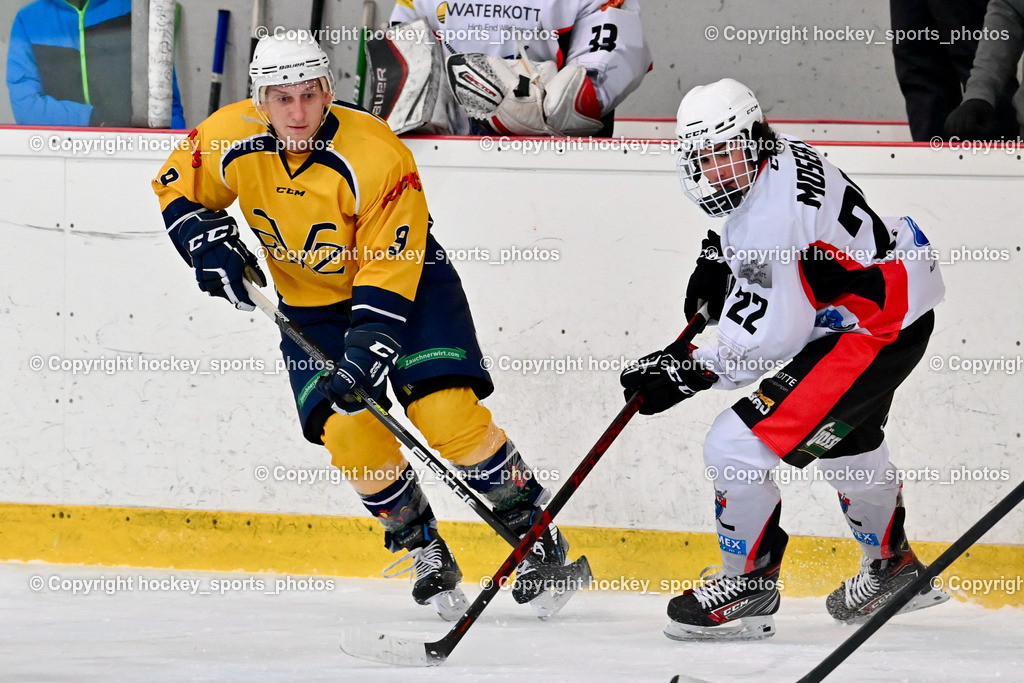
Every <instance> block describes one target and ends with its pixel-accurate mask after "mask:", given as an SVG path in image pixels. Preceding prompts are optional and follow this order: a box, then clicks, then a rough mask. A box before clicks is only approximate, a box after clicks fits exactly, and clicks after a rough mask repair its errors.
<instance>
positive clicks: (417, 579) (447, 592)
mask: <svg viewBox="0 0 1024 683" xmlns="http://www.w3.org/2000/svg"><path fill="white" fill-rule="evenodd" d="M394 539H395V541H396V542H397V543H398V544H400V545H401V546H402V547H406V548H407V549H408V551H409V552H408V553H406V554H405V555H403V556H402V557H400V558H399V559H398V560H396V561H395V562H392V563H391V564H390V565H388V566H387V567H386V568H385V569H384V571H383V574H384V576H385V578H391V577H394V576H399V575H401V574H405V573H409V572H411V573H412V575H413V578H414V582H413V586H412V599H413V600H415V601H416V603H417V604H420V605H433V606H434V609H436V610H437V613H438V614H439V615H440V616H441V618H442V619H444V620H446V621H455V620H457V619H459V618H460V617H461V616H462V614H463V612H465V611H466V608H467V607H468V606H469V601H468V600H467V599H466V595H465V594H464V593H463V592H462V589H461V588H460V587H459V582H460V581H462V571H461V570H460V569H459V565H458V564H456V562H455V557H454V556H453V555H452V553H451V550H449V549H448V545H447V544H446V543H445V542H444V539H442V538H441V537H440V536H438V535H437V531H436V530H434V529H431V528H430V527H427V526H426V525H417V526H415V527H410V528H409V529H403V530H402V531H400V532H398V533H396V534H394ZM424 541H425V542H426V545H419V546H418V547H417V546H416V545H415V544H416V543H417V542H419V543H422V542H424ZM407 543H408V546H407V545H406V544H407ZM410 558H411V559H412V565H411V566H409V567H405V568H403V569H398V570H395V568H396V567H398V566H399V565H401V564H402V563H404V562H406V561H407V560H409V559H410ZM393 570H395V571H393Z"/></svg>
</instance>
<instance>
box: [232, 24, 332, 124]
mask: <svg viewBox="0 0 1024 683" xmlns="http://www.w3.org/2000/svg"><path fill="white" fill-rule="evenodd" d="M249 77H250V78H251V79H252V103H253V104H255V105H256V106H257V107H258V106H259V105H260V104H262V103H263V102H264V98H265V95H266V89H267V88H268V87H269V86H272V85H294V84H296V83H302V82H304V81H311V80H313V79H318V80H319V81H320V84H321V86H322V87H323V89H324V92H328V93H331V96H332V97H333V96H334V77H333V76H332V75H331V67H330V60H328V59H327V54H326V53H325V52H324V51H323V50H322V49H320V45H319V44H318V43H317V42H316V41H315V40H313V39H312V38H311V37H309V36H308V35H304V32H302V31H286V32H283V33H281V32H275V33H272V34H270V35H267V36H264V37H263V38H261V39H260V42H259V43H257V44H256V50H255V52H254V53H253V57H252V62H251V63H250V64H249Z"/></svg>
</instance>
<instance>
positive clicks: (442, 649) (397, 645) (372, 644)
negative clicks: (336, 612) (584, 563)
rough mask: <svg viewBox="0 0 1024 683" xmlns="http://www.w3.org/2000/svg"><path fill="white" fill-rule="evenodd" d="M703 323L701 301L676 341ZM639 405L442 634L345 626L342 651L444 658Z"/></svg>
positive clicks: (388, 660) (385, 657)
mask: <svg viewBox="0 0 1024 683" xmlns="http://www.w3.org/2000/svg"><path fill="white" fill-rule="evenodd" d="M707 322H708V307H707V304H705V305H703V306H702V307H701V309H700V311H698V312H697V314H696V315H695V316H693V320H691V321H690V322H689V324H688V325H687V326H686V328H685V329H684V330H683V332H682V334H680V335H679V337H678V340H677V341H692V340H693V338H694V337H696V336H697V335H698V334H699V333H700V332H701V330H703V329H704V326H705V325H706V324H707ZM642 403H643V399H642V397H641V396H640V393H639V392H637V393H634V394H633V396H632V397H631V398H630V399H629V401H627V402H626V405H624V406H623V407H622V410H620V411H619V414H618V415H616V416H615V419H613V420H612V423H611V424H610V425H608V427H607V428H606V429H605V430H604V433H603V434H601V436H600V437H599V438H598V440H597V443H595V444H594V446H593V448H591V449H590V451H589V452H588V453H587V454H586V455H585V456H584V457H583V460H581V461H580V464H579V465H577V466H576V469H575V470H573V472H572V474H571V475H570V476H569V479H568V480H567V481H566V482H565V483H564V484H562V487H561V488H560V489H558V493H556V494H555V496H554V498H552V499H551V502H550V503H548V506H547V508H546V509H545V510H544V511H543V512H542V513H541V514H540V515H538V518H539V519H537V520H536V521H534V523H533V526H532V527H530V529H529V531H527V532H526V535H524V536H523V538H522V540H521V541H520V542H519V545H517V546H516V547H515V550H513V551H512V554H511V555H509V556H508V557H507V558H505V561H504V562H502V564H501V566H500V567H498V571H496V572H495V573H494V576H493V577H491V579H490V580H489V581H488V582H486V585H485V586H484V587H483V590H481V591H480V594H479V595H478V596H477V597H476V600H474V601H473V602H472V604H470V606H469V608H468V609H467V610H466V613H465V614H463V615H462V617H461V618H460V619H459V620H458V622H456V624H455V625H454V626H453V627H452V628H451V630H450V631H448V633H447V634H445V635H444V637H442V638H441V639H440V640H435V641H433V642H423V641H419V640H414V639H407V638H396V637H393V636H386V635H383V634H379V633H377V634H369V635H366V634H362V633H360V632H359V629H354V628H348V629H345V631H344V633H343V634H342V639H341V649H342V650H343V651H344V652H346V653H348V654H350V655H352V656H354V657H359V658H360V659H367V660H370V661H372V662H381V663H384V664H399V665H402V666H436V665H437V664H440V663H441V662H443V661H445V660H446V659H448V657H449V655H451V653H452V651H453V650H454V649H455V646H456V645H458V644H459V641H461V640H462V637H463V636H465V635H466V632H467V631H469V629H470V627H472V626H473V624H475V623H476V621H477V619H479V618H480V615H481V614H482V613H483V611H484V609H485V608H486V607H487V605H489V604H490V603H491V600H493V599H494V596H496V595H497V594H498V591H499V590H500V588H501V586H502V585H503V584H504V583H505V580H506V579H507V578H508V577H509V576H511V574H512V572H513V571H514V570H515V568H516V566H518V565H519V563H520V562H522V561H523V558H524V557H526V554H527V553H528V552H529V549H530V548H532V547H533V544H534V543H536V542H537V539H539V538H540V536H541V534H543V533H544V530H545V529H547V528H548V527H549V526H550V525H551V521H552V520H553V519H554V517H555V515H557V514H558V512H559V511H560V510H561V509H562V508H563V507H565V504H566V503H568V502H569V499H570V498H571V497H572V495H573V494H574V493H575V492H576V491H577V490H578V489H579V487H580V485H581V484H582V483H583V480H584V479H586V478H587V475H589V474H590V472H591V471H592V470H593V469H594V466H595V465H597V462H598V461H599V460H600V459H601V457H602V456H603V455H604V454H605V452H606V451H607V450H608V448H609V447H610V446H611V445H612V442H613V441H615V439H616V437H618V435H619V434H620V433H622V430H623V429H625V427H626V425H627V424H629V421H630V420H631V419H632V418H633V416H634V415H636V413H637V411H638V410H639V409H640V405H641V404H642ZM577 561H579V560H577Z"/></svg>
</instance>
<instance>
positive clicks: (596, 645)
mask: <svg viewBox="0 0 1024 683" xmlns="http://www.w3.org/2000/svg"><path fill="white" fill-rule="evenodd" d="M33 577H40V578H41V579H42V581H43V588H42V590H38V591H35V590H33V589H32V587H31V586H32V585H33V583H32V581H33ZM53 577H58V578H57V579H54V578H53ZM101 577H103V578H106V579H108V580H110V579H114V578H115V577H120V578H121V579H122V589H121V590H118V591H116V592H114V594H106V593H103V592H100V593H92V594H89V595H83V594H78V595H75V594H72V593H71V591H70V588H68V587H69V586H70V585H71V584H70V581H71V580H73V579H97V578H101ZM171 577H174V578H176V579H182V578H190V579H198V580H199V591H200V593H198V594H194V595H191V594H189V593H188V592H172V591H170V590H155V591H154V590H147V591H143V590H140V589H139V579H140V578H144V579H146V580H147V581H148V582H152V581H154V580H168V579H170V578H171ZM289 578H291V579H292V580H293V581H299V580H301V579H307V578H309V577H299V576H294V577H282V576H278V575H272V574H244V573H214V572H187V571H170V570H156V569H136V568H109V567H108V568H97V567H81V566H65V565H51V564H43V563H28V564H22V563H7V564H0V596H2V597H0V681H4V682H5V683H9V682H12V681H76V682H78V681H104V682H107V681H132V682H137V681H139V682H141V681H176V682H178V681H369V682H378V681H388V682H391V681H393V682H395V683H413V682H418V681H445V682H449V681H451V682H455V683H462V682H469V681H473V682H478V681H487V682H498V681H510V682H513V681H514V682H516V683H534V682H546V681H587V682H606V681H607V682H610V681H615V682H620V681H627V682H633V681H658V682H660V683H668V681H669V680H670V679H671V678H672V676H673V675H676V674H681V676H680V680H681V681H694V680H697V681H714V682H715V683H724V682H728V681H737V682H742V683H754V682H758V683H760V682H762V681H795V680H797V679H799V678H800V677H801V676H803V675H804V674H805V673H807V672H808V671H809V670H810V669H811V668H813V667H814V666H815V665H816V664H817V663H818V662H820V661H821V660H822V659H823V658H824V657H825V656H827V655H828V654H829V653H830V652H831V651H832V650H833V649H834V648H835V647H836V646H837V645H839V643H841V642H842V641H843V640H845V639H846V638H847V637H849V635H850V634H852V633H853V632H854V629H853V628H852V627H847V626H843V625H840V624H836V623H835V622H833V621H832V619H831V618H829V617H828V615H827V614H826V613H825V611H824V604H823V600H821V599H808V598H804V599H795V598H789V599H787V598H785V596H784V597H783V602H782V608H781V611H780V612H779V614H778V615H776V626H777V628H778V634H777V635H776V636H775V637H774V638H771V639H769V640H765V641H759V642H743V643H735V642H734V643H721V642H712V643H678V642H674V641H670V640H668V639H667V638H665V637H664V636H663V635H662V634H661V629H662V627H663V626H664V622H665V616H664V615H665V604H666V601H667V599H668V596H666V595H649V594H648V595H641V594H637V593H613V592H597V591H588V592H585V593H583V594H580V595H577V596H576V597H575V598H574V599H573V600H572V602H570V603H569V604H568V606H566V608H565V609H564V610H563V612H562V613H561V614H560V615H558V616H557V617H555V618H554V619H552V620H550V621H548V622H540V621H538V620H537V619H535V618H533V617H532V616H531V615H530V612H529V610H528V609H527V608H525V607H522V606H519V605H516V604H515V603H514V602H513V601H512V599H511V596H510V595H508V594H507V593H502V594H500V595H499V596H498V597H497V598H496V599H495V600H494V602H492V603H491V604H490V605H489V606H488V608H487V610H486V611H485V612H484V615H483V616H482V617H481V619H480V621H479V622H478V623H477V624H476V625H474V627H473V628H472V630H471V631H470V632H469V633H468V634H467V635H466V637H465V638H464V639H463V641H462V642H461V643H460V644H459V646H458V647H457V648H456V649H455V651H454V652H453V653H452V656H451V657H450V658H449V659H448V661H447V662H446V663H444V664H443V665H441V666H439V667H435V668H429V669H408V668H396V667H389V666H385V665H381V664H374V663H370V662H364V661H362V660H357V659H353V658H351V657H349V656H347V655H345V654H344V653H343V652H341V650H340V649H339V646H338V634H339V632H340V628H341V626H342V624H346V625H348V624H353V625H365V626H366V627H367V628H368V629H372V630H375V631H379V632H385V633H389V634H393V635H403V636H408V637H414V638H418V639H422V640H424V641H426V640H436V639H438V638H440V637H441V636H442V635H443V634H444V633H446V632H447V629H448V628H449V625H448V624H446V623H444V622H441V621H440V620H439V619H438V618H437V616H436V615H434V614H433V611H432V609H431V608H429V607H421V606H418V605H416V604H414V603H413V602H412V599H411V598H410V597H409V595H408V591H409V584H408V583H407V582H405V581H402V580H391V581H385V580H373V579H338V578H331V577H314V578H318V579H321V580H327V579H330V580H331V581H333V582H334V588H333V590H319V591H315V590H314V591H309V590H305V591H303V590H298V589H294V590H287V589H286V590H282V591H280V592H278V593H277V594H274V593H273V592H274V587H275V582H276V580H278V579H282V580H287V579H289ZM128 579H133V584H132V589H131V590H127V589H124V588H123V586H124V585H126V582H127V580H128ZM224 579H233V580H235V581H236V582H237V589H231V590H229V591H228V592H227V593H225V594H224V595H217V594H206V595H203V594H201V593H202V592H206V593H209V591H210V588H211V587H212V586H213V583H212V582H213V581H214V580H224ZM257 581H262V582H263V584H264V587H263V589H259V588H257V587H256V586H257V585H258V584H257ZM51 582H55V583H52V584H51ZM51 585H52V586H54V587H56V590H53V589H52V588H51ZM292 585H293V587H294V584H292ZM467 593H468V594H469V596H470V598H471V599H472V597H474V596H475V593H476V590H475V587H473V586H467ZM687 677H689V678H687ZM828 680H836V681H843V682H844V683H851V682H858V681H864V682H870V683H878V682H880V681H885V683H894V682H895V681H915V682H917V681H993V680H997V681H1021V680H1024V610H1021V609H1014V608H1004V609H1002V610H988V609H984V608H982V607H978V606H974V605H969V604H963V603H959V602H956V601H950V602H948V603H946V604H944V605H941V606H939V607H935V608H931V609H927V610H923V611H920V612H916V613H914V614H909V615H903V616H899V617H896V618H895V619H893V620H892V621H891V622H889V623H888V624H887V625H885V626H884V627H883V628H882V629H881V630H880V631H879V632H878V633H876V634H875V635H874V636H872V638H871V639H869V640H868V642H867V643H866V644H865V645H864V646H862V647H861V649H860V650H858V651H857V652H856V653H854V655H853V656H852V657H851V658H850V659H848V660H847V661H846V662H845V663H843V664H842V665H841V666H840V667H839V668H838V669H837V670H836V671H835V672H834V673H833V674H832V676H830V677H829V679H828Z"/></svg>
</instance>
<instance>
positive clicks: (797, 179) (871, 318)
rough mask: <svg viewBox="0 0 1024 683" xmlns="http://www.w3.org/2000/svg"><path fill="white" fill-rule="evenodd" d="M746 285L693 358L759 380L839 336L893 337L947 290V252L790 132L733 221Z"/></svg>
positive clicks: (736, 289)
mask: <svg viewBox="0 0 1024 683" xmlns="http://www.w3.org/2000/svg"><path fill="white" fill-rule="evenodd" d="M721 236H722V251H723V254H722V255H723V256H724V257H725V260H726V262H727V263H728V264H729V268H730V270H731V271H732V274H733V276H734V277H735V279H736V281H735V284H734V285H733V287H732V290H731V291H730V293H729V296H728V297H727V299H726V301H725V306H724V308H723V310H722V316H721V317H722V319H721V320H720V321H719V325H718V345H717V346H707V347H703V348H699V349H697V350H696V351H695V352H694V358H695V359H697V360H700V361H703V362H704V363H707V364H708V365H710V366H711V367H712V369H714V371H715V372H717V373H718V374H719V376H720V377H721V381H719V382H718V383H716V384H715V387H716V388H720V389H733V388H736V387H740V386H744V385H746V384H750V383H751V382H753V381H754V380H756V379H757V378H759V377H760V376H761V375H763V374H765V373H766V372H768V371H770V370H775V369H778V366H779V365H780V364H781V363H784V362H786V361H788V360H789V359H791V358H792V357H793V356H795V355H796V354H797V353H798V352H799V351H800V350H801V349H802V348H803V347H804V346H805V345H807V343H808V342H810V341H813V340H815V339H818V338H820V337H823V336H825V335H828V334H870V335H875V336H886V335H892V334H894V333H896V332H898V331H899V330H901V329H903V328H905V327H907V326H908V325H910V324H911V323H913V322H914V321H915V320H917V319H918V318H919V317H920V316H921V315H923V314H924V313H927V312H928V311H929V310H931V309H932V308H934V307H935V306H936V305H937V304H938V303H939V302H940V301H941V300H942V297H943V295H944V293H945V287H944V285H943V283H942V276H941V274H940V272H939V262H938V256H939V255H938V252H937V251H936V250H935V249H934V248H933V247H932V246H931V245H930V243H929V241H928V239H927V238H926V237H925V235H924V233H923V232H922V231H921V229H920V228H918V226H917V225H916V224H915V223H914V221H913V220H911V219H910V218H909V217H903V218H881V217H879V216H878V215H877V214H875V212H874V211H872V210H871V208H870V207H869V206H868V203H867V201H866V200H865V199H864V194H863V193H862V192H861V190H860V188H858V187H857V186H856V185H855V184H854V183H853V181H852V180H850V178H849V177H847V176H846V174H845V173H843V172H842V171H841V170H839V169H838V168H836V167H835V166H833V165H832V164H831V163H829V162H828V160H826V159H825V158H824V157H823V156H822V155H821V154H820V153H819V152H818V151H817V150H816V149H814V148H813V147H811V146H810V145H808V144H807V143H805V142H803V141H801V140H797V139H795V138H792V137H788V136H780V151H779V153H778V154H777V155H775V156H773V157H772V158H770V159H769V160H768V161H766V162H765V163H764V165H763V166H762V168H761V169H760V170H759V173H758V175H757V179H756V180H755V181H754V183H753V185H752V186H751V188H750V190H749V192H748V193H747V195H746V197H745V198H744V200H743V202H742V203H741V204H740V206H739V208H738V209H736V210H735V211H733V212H732V213H731V214H729V216H728V218H727V219H726V222H725V225H724V226H723V228H722V235H721Z"/></svg>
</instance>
